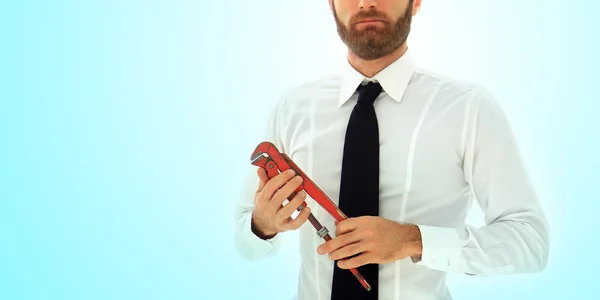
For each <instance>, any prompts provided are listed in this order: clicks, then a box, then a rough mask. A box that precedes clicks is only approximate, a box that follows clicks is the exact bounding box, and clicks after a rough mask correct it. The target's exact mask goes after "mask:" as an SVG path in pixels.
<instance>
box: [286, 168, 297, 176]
mask: <svg viewBox="0 0 600 300" xmlns="http://www.w3.org/2000/svg"><path fill="white" fill-rule="evenodd" d="M285 172H286V173H288V174H289V175H292V174H294V173H296V172H294V170H292V169H289V170H287V171H285Z"/></svg>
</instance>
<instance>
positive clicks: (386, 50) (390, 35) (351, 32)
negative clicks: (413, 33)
mask: <svg viewBox="0 0 600 300" xmlns="http://www.w3.org/2000/svg"><path fill="white" fill-rule="evenodd" d="M412 3H413V0H410V1H409V2H408V6H407V8H406V10H405V11H404V15H402V16H400V17H399V18H398V19H396V20H395V21H394V20H390V18H388V17H387V16H386V15H385V14H384V13H382V12H379V11H377V10H368V11H361V12H359V13H357V14H356V15H354V16H352V18H351V19H350V21H349V22H348V24H349V25H348V26H346V25H344V24H343V23H342V22H341V21H340V20H339V19H338V16H337V12H336V10H335V4H333V16H334V18H335V23H336V25H337V32H338V35H339V36H340V38H341V39H342V41H343V42H344V44H346V46H348V48H349V49H350V51H352V52H353V53H354V54H356V55H357V56H358V57H360V58H362V59H364V60H374V59H378V58H381V57H383V56H386V55H388V54H390V53H392V52H394V50H396V49H398V48H399V47H400V46H402V44H404V42H406V40H407V39H408V34H409V33H410V26H411V22H412ZM365 18H376V19H379V20H382V21H383V22H384V24H383V25H384V27H383V28H378V26H372V25H369V26H366V27H365V28H364V29H363V30H358V29H356V23H357V22H358V21H360V20H362V19H365Z"/></svg>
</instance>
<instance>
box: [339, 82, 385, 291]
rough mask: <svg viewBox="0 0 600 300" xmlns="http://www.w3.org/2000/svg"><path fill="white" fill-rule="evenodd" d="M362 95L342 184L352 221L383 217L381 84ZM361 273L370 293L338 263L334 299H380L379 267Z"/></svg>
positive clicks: (353, 117) (372, 84)
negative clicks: (378, 100)
mask: <svg viewBox="0 0 600 300" xmlns="http://www.w3.org/2000/svg"><path fill="white" fill-rule="evenodd" d="M358 92H359V94H358V102H357V103H356V105H355V106H354V109H353V110H352V114H351V115H350V121H349V122H348V127H347V129H346V140H345V142H344V156H343V159H342V176H341V184H340V199H339V207H340V209H341V210H342V212H344V213H345V214H346V215H347V216H348V217H349V218H353V217H358V216H365V215H369V216H378V215H379V127H378V125H377V116H376V115H375V108H374V107H373V102H374V101H375V99H376V98H377V96H379V94H380V93H381V85H380V84H379V83H376V82H370V83H368V84H366V85H361V86H360V87H358ZM358 271H359V272H360V273H361V274H362V275H363V276H364V277H365V280H367V282H369V284H371V287H372V289H371V290H370V291H367V290H366V289H365V288H364V287H363V286H362V285H361V284H360V282H359V281H358V280H357V279H356V278H355V277H354V275H352V273H351V272H350V270H346V269H340V268H339V267H338V266H337V261H335V262H334V271H333V286H332V293H331V299H332V300H349V299H352V300H363V299H365V300H366V299H369V300H376V299H377V294H378V292H379V288H378V283H379V265H378V264H368V265H364V266H361V267H359V268H358Z"/></svg>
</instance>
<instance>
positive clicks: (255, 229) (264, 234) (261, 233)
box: [250, 213, 277, 240]
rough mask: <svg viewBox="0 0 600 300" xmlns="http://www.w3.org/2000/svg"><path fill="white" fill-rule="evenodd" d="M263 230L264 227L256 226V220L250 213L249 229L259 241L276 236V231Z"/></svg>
mask: <svg viewBox="0 0 600 300" xmlns="http://www.w3.org/2000/svg"><path fill="white" fill-rule="evenodd" d="M263 228H264V226H261V225H260V224H257V222H256V219H255V217H254V213H252V216H251V220H250V229H251V230H252V233H254V234H255V235H256V236H257V237H259V238H260V239H263V240H269V239H272V238H274V237H275V235H277V231H273V230H268V229H267V230H265V229H263Z"/></svg>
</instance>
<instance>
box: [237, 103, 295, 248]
mask: <svg viewBox="0 0 600 300" xmlns="http://www.w3.org/2000/svg"><path fill="white" fill-rule="evenodd" d="M278 105H279V102H278V103H276V105H274V107H273V109H272V110H271V112H270V113H269V117H268V118H267V122H266V129H265V133H264V136H263V137H264V140H261V141H259V142H257V143H256V145H258V144H259V143H260V142H263V141H269V142H271V143H273V144H274V145H275V146H276V147H277V148H278V149H279V150H280V151H285V149H284V147H283V143H282V142H281V138H280V135H279V127H278V120H279V110H278ZM249 159H250V157H248V167H247V171H246V172H247V175H246V178H245V180H244V182H243V185H242V188H241V192H240V195H239V198H238V199H237V203H236V206H235V210H234V219H235V246H236V250H237V252H238V253H239V254H240V255H241V256H242V257H243V258H245V259H247V260H257V259H261V258H264V257H267V256H271V255H275V254H276V253H277V252H278V250H279V248H280V244H281V234H279V233H278V234H277V235H275V236H274V237H273V238H271V239H266V240H265V239H261V238H260V237H258V236H257V235H256V234H254V232H252V228H251V221H252V212H253V211H254V208H255V206H254V205H255V204H254V196H255V193H256V191H257V188H258V182H259V179H258V174H257V170H258V167H256V166H253V165H251V164H250V161H249ZM245 170H246V169H245Z"/></svg>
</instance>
